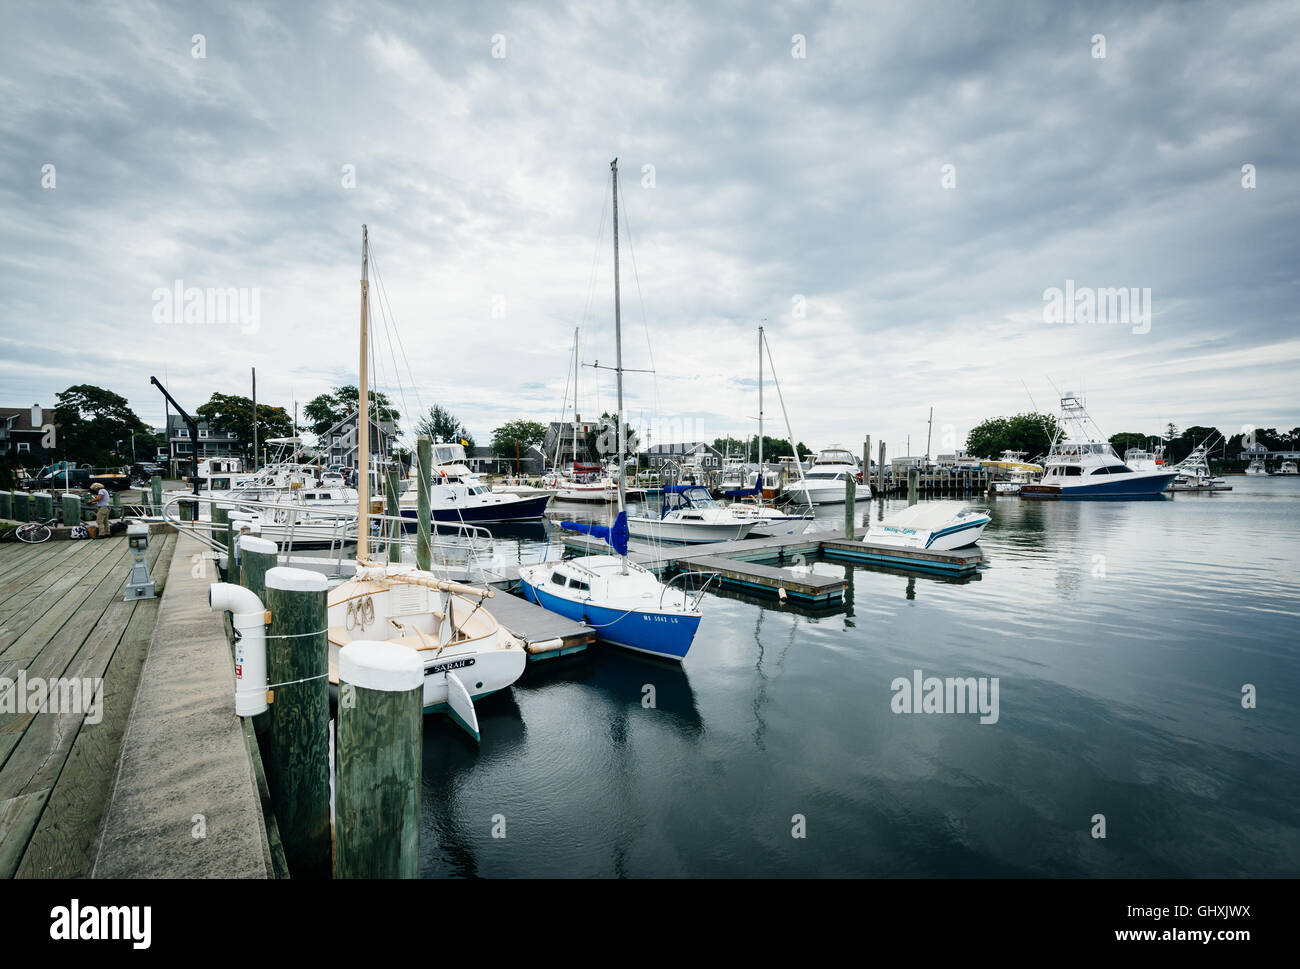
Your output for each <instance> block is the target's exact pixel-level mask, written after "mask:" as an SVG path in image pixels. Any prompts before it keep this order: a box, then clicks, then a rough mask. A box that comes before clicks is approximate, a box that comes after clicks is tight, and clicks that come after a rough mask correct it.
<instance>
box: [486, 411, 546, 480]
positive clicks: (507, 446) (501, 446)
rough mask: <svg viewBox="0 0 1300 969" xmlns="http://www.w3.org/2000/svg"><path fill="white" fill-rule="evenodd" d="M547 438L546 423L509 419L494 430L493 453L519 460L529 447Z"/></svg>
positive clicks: (510, 459) (511, 459)
mask: <svg viewBox="0 0 1300 969" xmlns="http://www.w3.org/2000/svg"><path fill="white" fill-rule="evenodd" d="M545 439H546V425H545V424H539V423H537V421H523V420H520V421H509V422H507V423H505V424H502V425H501V426H500V427H498V428H497V429H496V430H494V431H493V432H492V453H493V454H495V455H496V456H497V457H499V458H504V459H506V460H508V461H514V462H515V464H516V467H515V470H516V471H518V460H519V458H520V456H522V455H523V453H524V451H526V450H527V449H528V448H529V447H531V446H533V445H535V444H541V443H542V441H543V440H545Z"/></svg>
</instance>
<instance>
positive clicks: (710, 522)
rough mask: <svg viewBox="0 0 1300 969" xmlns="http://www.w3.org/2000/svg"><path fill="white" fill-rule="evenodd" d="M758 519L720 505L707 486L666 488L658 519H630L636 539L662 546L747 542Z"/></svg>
mask: <svg viewBox="0 0 1300 969" xmlns="http://www.w3.org/2000/svg"><path fill="white" fill-rule="evenodd" d="M758 523H759V518H758V516H756V515H754V514H750V513H745V512H741V511H738V510H737V507H736V506H735V505H720V504H718V502H717V501H715V500H714V498H713V496H712V495H710V494H709V489H707V488H705V487H704V486H703V485H665V486H664V488H663V491H662V492H661V505H660V510H659V517H658V518H650V517H640V516H638V517H629V518H628V520H627V528H628V532H629V533H630V534H631V535H632V537H633V538H645V539H649V540H650V541H658V542H681V543H683V544H696V543H700V542H726V541H735V540H737V539H741V538H745V537H746V536H747V535H749V533H750V532H751V531H753V529H754V526H755V525H757V524H758Z"/></svg>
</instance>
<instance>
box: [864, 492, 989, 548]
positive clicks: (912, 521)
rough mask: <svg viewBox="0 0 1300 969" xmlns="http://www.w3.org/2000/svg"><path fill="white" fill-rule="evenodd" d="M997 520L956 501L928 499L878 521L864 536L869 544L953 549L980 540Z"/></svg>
mask: <svg viewBox="0 0 1300 969" xmlns="http://www.w3.org/2000/svg"><path fill="white" fill-rule="evenodd" d="M992 520H993V519H992V518H990V517H989V515H988V514H987V513H985V512H982V511H975V510H974V509H971V508H967V507H965V506H963V505H961V504H960V503H958V502H953V501H927V502H921V503H918V504H915V505H911V506H910V507H908V508H904V509H903V510H902V511H897V512H894V514H892V515H890V516H889V517H888V518H884V519H882V520H881V521H875V522H872V523H871V524H870V526H868V528H867V534H866V536H865V537H864V538H863V539H862V540H863V541H864V542H866V543H867V544H869V545H890V546H893V547H895V548H919V549H925V550H927V551H931V552H951V551H953V550H954V549H958V548H966V547H967V546H970V545H974V544H975V543H976V542H978V541H979V539H980V536H981V535H982V534H984V529H985V527H987V525H988V523H989V522H990V521H992Z"/></svg>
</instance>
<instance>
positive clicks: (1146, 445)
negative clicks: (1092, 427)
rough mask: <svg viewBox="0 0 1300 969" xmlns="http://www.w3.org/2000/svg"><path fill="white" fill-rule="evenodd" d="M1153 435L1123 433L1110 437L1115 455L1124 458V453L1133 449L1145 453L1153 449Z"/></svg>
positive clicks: (1132, 432)
mask: <svg viewBox="0 0 1300 969" xmlns="http://www.w3.org/2000/svg"><path fill="white" fill-rule="evenodd" d="M1152 437H1153V435H1150V434H1139V433H1137V432H1136V431H1121V432H1120V433H1119V434H1112V435H1111V436H1110V446H1111V447H1113V448H1114V449H1115V453H1116V454H1118V455H1120V456H1121V457H1123V455H1124V452H1125V451H1127V450H1128V449H1129V448H1131V447H1135V448H1141V449H1142V450H1143V451H1148V450H1150V449H1151V440H1152Z"/></svg>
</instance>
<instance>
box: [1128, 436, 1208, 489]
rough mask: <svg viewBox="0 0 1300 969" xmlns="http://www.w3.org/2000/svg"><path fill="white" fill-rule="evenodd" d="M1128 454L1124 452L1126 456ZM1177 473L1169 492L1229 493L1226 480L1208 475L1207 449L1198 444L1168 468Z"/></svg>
mask: <svg viewBox="0 0 1300 969" xmlns="http://www.w3.org/2000/svg"><path fill="white" fill-rule="evenodd" d="M1127 453H1128V452H1125V454H1126V455H1127ZM1170 470H1171V471H1175V472H1177V474H1178V476H1177V477H1176V478H1174V480H1173V482H1172V483H1171V484H1170V485H1169V490H1170V491H1231V490H1232V486H1231V485H1229V484H1228V482H1227V481H1226V480H1224V479H1223V478H1220V477H1216V476H1215V475H1213V474H1211V473H1210V459H1209V448H1208V447H1207V446H1206V444H1198V445H1197V446H1196V447H1194V448H1192V453H1191V454H1189V455H1187V457H1185V458H1183V460H1181V461H1179V462H1178V463H1177V464H1175V465H1173V466H1172V467H1171V468H1170Z"/></svg>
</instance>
